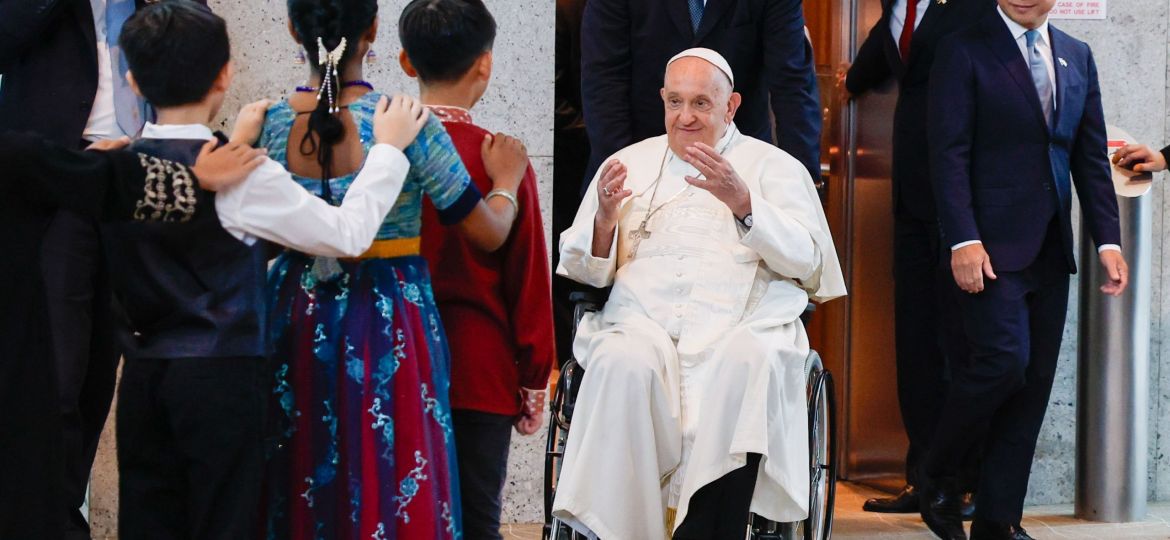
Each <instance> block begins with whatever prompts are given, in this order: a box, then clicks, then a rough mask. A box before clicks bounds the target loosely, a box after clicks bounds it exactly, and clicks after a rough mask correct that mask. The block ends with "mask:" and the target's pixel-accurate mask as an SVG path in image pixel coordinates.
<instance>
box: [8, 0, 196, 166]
mask: <svg viewBox="0 0 1170 540" xmlns="http://www.w3.org/2000/svg"><path fill="white" fill-rule="evenodd" d="M156 1H157V0H135V4H136V6H137V8H138V9H142V8H143V7H144V6H146V5H147V4H151V3H154V2H156ZM198 1H199V3H201V4H206V3H207V1H206V0H198ZM0 75H3V77H4V78H3V81H2V82H0V130H3V129H11V130H16V131H33V132H36V133H39V134H41V135H43V136H45V137H48V138H50V139H51V140H53V141H55V142H58V143H61V144H65V145H69V146H70V147H71V148H72V147H76V146H77V144H78V141H80V140H81V134H82V132H83V131H85V124H86V123H87V122H88V121H89V113H90V110H92V109H93V99H94V95H95V94H96V93H97V85H98V80H97V78H98V65H97V37H96V31H95V30H94V21H93V10H92V9H91V8H90V5H89V0H19V1H17V2H7V3H5V5H4V8H3V10H2V11H0Z"/></svg>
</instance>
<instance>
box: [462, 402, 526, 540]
mask: <svg viewBox="0 0 1170 540" xmlns="http://www.w3.org/2000/svg"><path fill="white" fill-rule="evenodd" d="M513 419H514V417H512V416H507V415H503V414H491V413H485V412H480V411H472V410H466V409H455V410H453V411H451V422H452V426H453V428H454V430H455V453H456V456H457V459H458V461H459V496H460V498H461V500H462V502H463V536H464V537H466V538H468V539H469V540H470V539H472V538H475V539H482V540H500V539H502V538H503V536H501V535H500V509H501V498H502V495H503V491H504V479H505V478H507V475H508V449H509V446H510V445H511V443H512V420H513Z"/></svg>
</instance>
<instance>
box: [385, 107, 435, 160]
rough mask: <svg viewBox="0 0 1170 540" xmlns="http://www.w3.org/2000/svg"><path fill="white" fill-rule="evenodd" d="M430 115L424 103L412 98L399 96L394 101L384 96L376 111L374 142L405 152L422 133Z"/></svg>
mask: <svg viewBox="0 0 1170 540" xmlns="http://www.w3.org/2000/svg"><path fill="white" fill-rule="evenodd" d="M429 114H430V113H429V112H427V109H426V107H423V105H422V102H420V101H418V100H417V99H414V98H412V97H410V96H404V95H402V94H399V95H396V96H394V99H393V100H391V99H388V98H387V97H386V96H382V99H379V100H378V106H377V107H376V108H375V109H374V140H376V141H378V144H388V145H390V146H393V147H394V148H397V149H399V150H403V149H405V148H406V147H407V146H410V143H412V142H414V138H415V137H417V136H418V133H419V132H420V131H422V128H423V126H425V125H426V124H427V118H428V115H429Z"/></svg>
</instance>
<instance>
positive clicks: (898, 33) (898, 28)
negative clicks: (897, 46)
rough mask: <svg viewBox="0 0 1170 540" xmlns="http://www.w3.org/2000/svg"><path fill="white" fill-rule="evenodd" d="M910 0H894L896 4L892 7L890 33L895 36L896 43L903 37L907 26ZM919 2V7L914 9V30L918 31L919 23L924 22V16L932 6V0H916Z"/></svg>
mask: <svg viewBox="0 0 1170 540" xmlns="http://www.w3.org/2000/svg"><path fill="white" fill-rule="evenodd" d="M908 1H910V0H894V6H893V7H892V8H890V9H891V10H893V11H891V12H890V34H891V35H893V36H894V43H897V42H898V40H899V39H902V29H903V28H906V2H908ZM914 1H915V2H918V7H917V8H916V9H915V10H914V30H915V31H918V25H920V24H922V17H923V16H925V15H926V10H927V9H928V8H930V0H914Z"/></svg>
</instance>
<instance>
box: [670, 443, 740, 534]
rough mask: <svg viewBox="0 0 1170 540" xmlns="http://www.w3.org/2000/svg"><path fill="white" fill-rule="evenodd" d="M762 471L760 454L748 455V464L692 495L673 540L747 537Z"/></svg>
mask: <svg viewBox="0 0 1170 540" xmlns="http://www.w3.org/2000/svg"><path fill="white" fill-rule="evenodd" d="M759 470H760V455H759V454H748V459H747V465H744V466H743V467H740V468H738V469H736V470H734V471H731V472H729V473H727V474H725V475H723V476H722V477H721V478H719V479H718V480H716V481H714V482H711V483H710V484H707V485H705V486H703V487H701V488H699V490H698V491H696V492H695V494H694V495H693V496H692V497H691V503H690V510H689V511H688V512H687V517H686V519H684V520H683V522H682V524H680V525H679V526H678V528H677V529H675V532H674V540H724V539H740V538H744V537H745V536H746V535H747V526H748V519H749V518H750V517H751V506H752V491H754V490H755V489H756V475H757V474H758V473H759Z"/></svg>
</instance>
